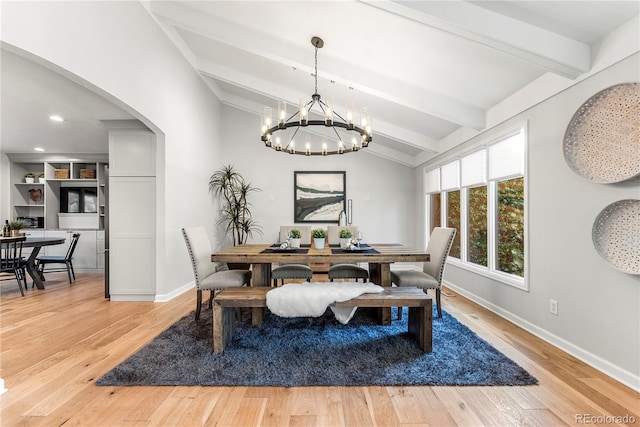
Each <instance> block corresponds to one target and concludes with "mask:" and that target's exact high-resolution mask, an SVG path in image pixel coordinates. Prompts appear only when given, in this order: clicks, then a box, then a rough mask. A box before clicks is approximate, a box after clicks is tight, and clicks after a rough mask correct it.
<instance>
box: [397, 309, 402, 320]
mask: <svg viewBox="0 0 640 427" xmlns="http://www.w3.org/2000/svg"><path fill="white" fill-rule="evenodd" d="M398 320H402V307H398Z"/></svg>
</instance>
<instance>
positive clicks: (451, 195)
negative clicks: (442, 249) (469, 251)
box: [447, 190, 460, 258]
mask: <svg viewBox="0 0 640 427" xmlns="http://www.w3.org/2000/svg"><path fill="white" fill-rule="evenodd" d="M447 227H451V228H455V229H456V236H455V237H454V238H453V244H452V245H451V251H450V252H449V255H450V256H452V257H455V258H460V190H455V191H449V192H447Z"/></svg>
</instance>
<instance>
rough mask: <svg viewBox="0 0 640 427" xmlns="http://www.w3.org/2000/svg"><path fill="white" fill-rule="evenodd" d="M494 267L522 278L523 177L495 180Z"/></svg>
mask: <svg viewBox="0 0 640 427" xmlns="http://www.w3.org/2000/svg"><path fill="white" fill-rule="evenodd" d="M497 193H498V194H497V198H496V201H497V206H498V209H497V221H496V223H497V226H498V239H497V241H496V246H497V247H496V252H497V254H498V256H497V259H496V262H497V264H496V269H497V270H498V271H502V272H505V273H510V274H515V275H517V276H520V277H524V179H523V178H514V179H508V180H506V181H500V182H498V183H497Z"/></svg>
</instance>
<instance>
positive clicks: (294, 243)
mask: <svg viewBox="0 0 640 427" xmlns="http://www.w3.org/2000/svg"><path fill="white" fill-rule="evenodd" d="M289 246H291V247H292V248H299V247H300V239H293V238H289Z"/></svg>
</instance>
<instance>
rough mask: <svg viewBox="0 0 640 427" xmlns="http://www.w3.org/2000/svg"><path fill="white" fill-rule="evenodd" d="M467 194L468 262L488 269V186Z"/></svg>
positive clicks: (474, 189) (473, 189)
mask: <svg viewBox="0 0 640 427" xmlns="http://www.w3.org/2000/svg"><path fill="white" fill-rule="evenodd" d="M467 192H468V193H467V194H468V196H467V260H468V261H469V262H471V263H473V264H478V265H482V266H484V267H487V266H488V264H487V263H488V259H489V254H488V249H489V246H488V242H487V223H488V215H487V186H486V185H483V186H481V187H473V188H469V189H468V190H467Z"/></svg>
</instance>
